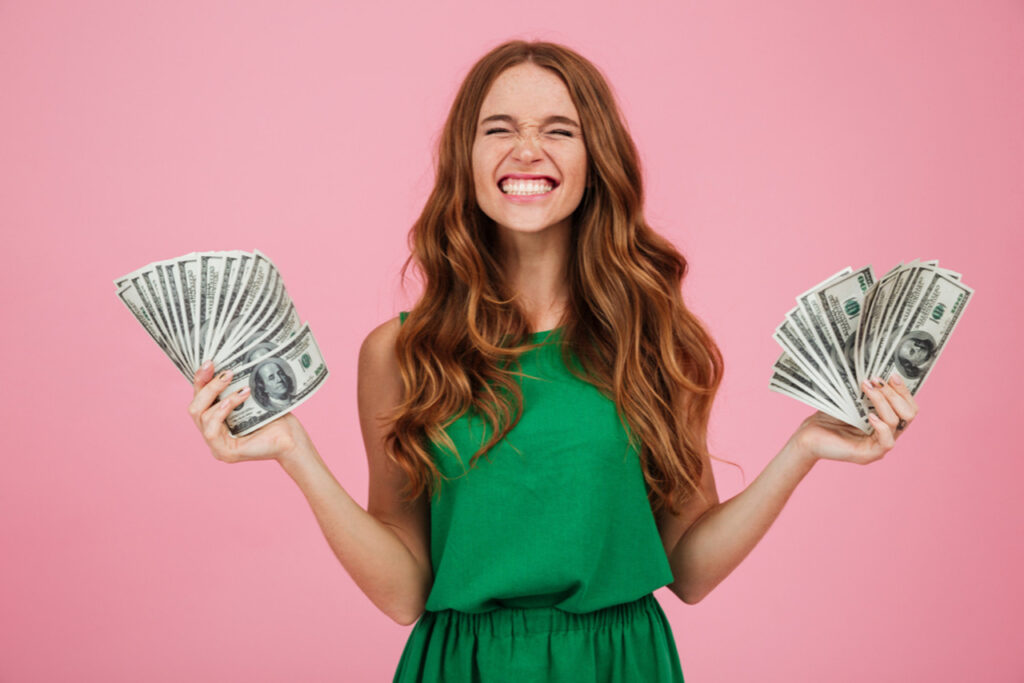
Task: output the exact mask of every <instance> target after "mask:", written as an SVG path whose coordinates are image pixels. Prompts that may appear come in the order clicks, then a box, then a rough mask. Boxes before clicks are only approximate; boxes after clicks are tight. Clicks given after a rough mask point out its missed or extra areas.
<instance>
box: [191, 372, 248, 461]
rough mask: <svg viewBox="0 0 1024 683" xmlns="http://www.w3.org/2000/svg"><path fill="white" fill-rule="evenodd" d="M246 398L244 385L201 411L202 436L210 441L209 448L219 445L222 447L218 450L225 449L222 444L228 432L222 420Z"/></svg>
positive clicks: (246, 390) (246, 391)
mask: <svg viewBox="0 0 1024 683" xmlns="http://www.w3.org/2000/svg"><path fill="white" fill-rule="evenodd" d="M247 398H249V387H247V386H245V387H242V388H241V389H238V390H237V391H232V392H231V393H230V394H228V395H227V396H225V397H224V398H222V399H221V400H220V401H219V402H218V403H216V404H215V405H213V406H211V407H210V408H208V409H207V410H206V412H204V413H203V415H202V418H201V422H202V430H203V436H204V437H205V438H206V440H207V441H209V442H210V444H211V448H213V447H214V446H215V445H219V446H221V447H222V448H220V450H222V451H223V450H225V449H224V448H223V446H224V444H225V439H227V437H228V433H229V432H228V430H227V426H226V425H225V424H224V420H225V419H226V418H227V416H228V414H229V413H230V412H231V411H232V410H234V409H235V408H237V407H238V406H239V405H241V404H242V403H243V402H244V401H245V399H247ZM232 438H233V437H232ZM218 441H220V442H221V443H220V444H216V443H215V442H218Z"/></svg>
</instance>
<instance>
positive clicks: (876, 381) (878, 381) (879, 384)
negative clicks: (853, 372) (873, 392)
mask: <svg viewBox="0 0 1024 683" xmlns="http://www.w3.org/2000/svg"><path fill="white" fill-rule="evenodd" d="M871 382H872V384H874V385H875V386H876V387H879V388H881V387H882V386H883V385H882V378H881V377H876V378H874V379H873V380H871Z"/></svg>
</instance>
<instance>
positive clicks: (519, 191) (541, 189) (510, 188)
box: [501, 179, 554, 195]
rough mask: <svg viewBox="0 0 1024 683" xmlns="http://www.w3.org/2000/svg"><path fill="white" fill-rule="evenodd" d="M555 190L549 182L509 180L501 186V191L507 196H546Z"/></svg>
mask: <svg viewBox="0 0 1024 683" xmlns="http://www.w3.org/2000/svg"><path fill="white" fill-rule="evenodd" d="M553 189H554V185H552V184H551V183H550V182H548V181H547V180H514V179H509V180H506V181H505V182H503V183H502V184H501V191H502V192H504V193H505V194H514V195H529V194H544V193H546V192H550V191H551V190H553Z"/></svg>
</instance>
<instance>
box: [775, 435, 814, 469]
mask: <svg viewBox="0 0 1024 683" xmlns="http://www.w3.org/2000/svg"><path fill="white" fill-rule="evenodd" d="M802 431H803V430H798V431H797V432H796V434H794V435H793V436H791V437H790V438H789V441H787V442H786V445H785V446H783V447H782V451H781V452H780V453H779V456H780V457H781V458H782V459H784V460H787V461H789V462H790V463H791V464H792V465H793V466H794V467H796V468H798V469H800V470H803V471H804V472H805V473H806V472H809V471H810V470H811V468H812V467H814V463H816V462H818V460H820V458H819V457H818V456H817V455H816V454H815V453H814V451H813V450H811V449H810V448H809V447H808V446H807V444H805V443H804V441H803V439H802V438H800V437H801V434H802Z"/></svg>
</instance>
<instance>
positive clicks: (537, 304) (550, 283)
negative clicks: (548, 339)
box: [497, 220, 571, 332]
mask: <svg viewBox="0 0 1024 683" xmlns="http://www.w3.org/2000/svg"><path fill="white" fill-rule="evenodd" d="M497 229H498V234H499V242H500V245H501V250H502V265H503V267H504V269H505V274H506V277H508V279H509V284H510V285H511V286H512V288H513V290H514V291H515V292H516V294H517V297H518V301H519V304H520V306H521V308H522V310H523V313H524V315H526V319H527V321H528V322H529V324H530V329H531V331H534V332H539V331H542V330H550V329H552V328H554V327H557V326H558V325H559V324H560V322H561V318H562V314H563V312H564V311H565V308H566V304H567V303H568V300H569V286H568V281H567V279H566V264H567V262H568V255H569V235H570V232H571V231H570V223H569V221H568V220H565V221H563V222H562V223H559V224H558V225H552V226H551V227H549V228H545V229H544V230H541V231H539V232H515V231H512V230H509V229H507V228H502V227H501V226H498V228H497Z"/></svg>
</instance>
